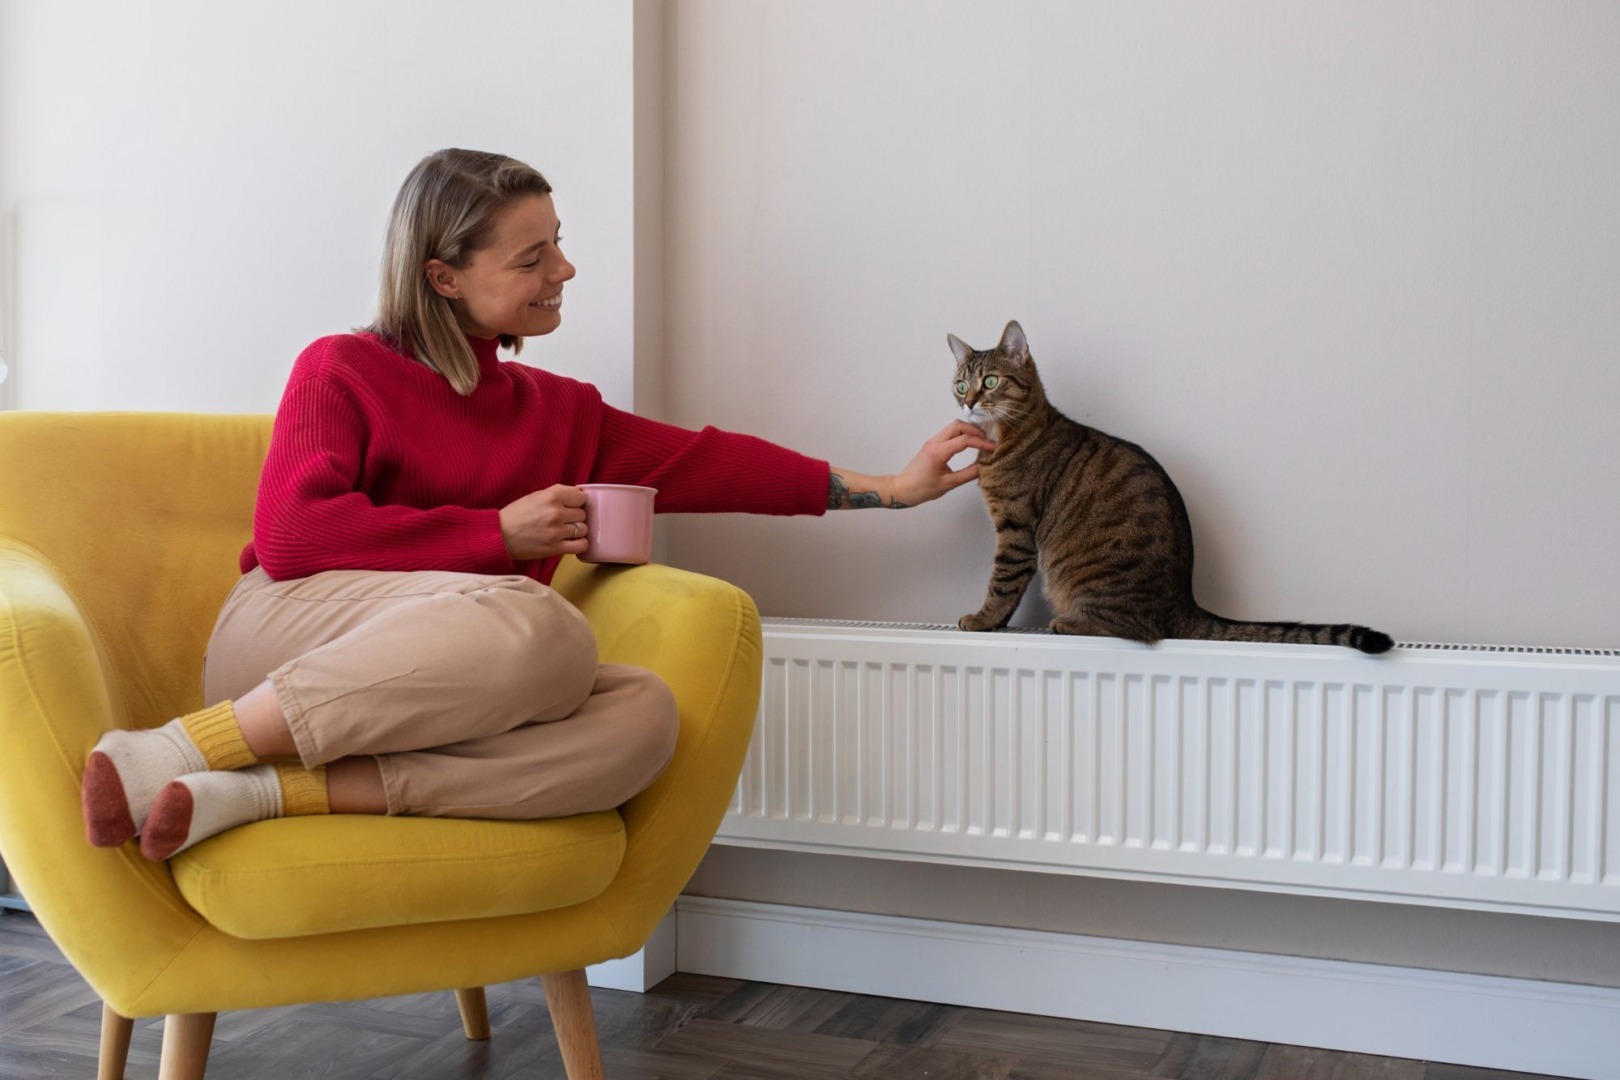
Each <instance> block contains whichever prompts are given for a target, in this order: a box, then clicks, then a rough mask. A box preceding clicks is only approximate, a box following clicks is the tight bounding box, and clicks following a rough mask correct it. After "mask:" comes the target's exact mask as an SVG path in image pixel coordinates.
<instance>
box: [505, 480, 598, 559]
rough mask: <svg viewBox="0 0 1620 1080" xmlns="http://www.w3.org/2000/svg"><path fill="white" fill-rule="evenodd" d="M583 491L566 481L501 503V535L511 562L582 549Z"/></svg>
mask: <svg viewBox="0 0 1620 1080" xmlns="http://www.w3.org/2000/svg"><path fill="white" fill-rule="evenodd" d="M585 528H586V526H585V493H584V492H583V491H581V490H580V489H579V488H577V487H569V486H568V485H567V484H553V485H552V486H551V487H548V488H546V489H545V490H544V491H536V492H533V493H531V494H528V495H525V496H523V498H521V499H519V500H517V501H516V502H513V503H508V504H507V505H506V506H503V507H501V539H503V540H505V541H506V550H507V551H508V552H509V553H510V554H511V556H512V561H513V562H527V561H528V560H530V559H546V558H550V557H551V556H553V555H579V554H582V553H584V551H585Z"/></svg>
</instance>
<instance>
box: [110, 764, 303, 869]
mask: <svg viewBox="0 0 1620 1080" xmlns="http://www.w3.org/2000/svg"><path fill="white" fill-rule="evenodd" d="M325 813H330V809H329V805H328V803H327V799H326V769H325V768H324V767H322V768H316V769H308V770H306V769H304V768H302V767H300V766H298V765H287V764H277V765H255V766H253V767H252V768H250V769H238V770H236V771H235V772H197V773H192V774H190V775H188V776H182V777H180V778H178V779H176V780H173V781H171V782H170V783H169V784H168V785H166V786H165V787H164V788H163V790H162V791H160V792H159V793H158V796H157V799H156V800H155V801H154V802H153V803H152V814H151V817H150V819H149V820H148V821H147V825H146V829H145V831H144V832H142V833H141V854H142V855H145V856H146V857H147V858H148V859H152V860H155V861H162V860H163V859H167V858H169V857H170V856H171V855H175V854H177V853H179V852H182V851H184V850H186V848H188V847H190V846H191V845H193V844H195V843H198V842H200V841H203V840H206V839H208V838H209V837H210V836H215V835H217V834H219V833H222V832H224V831H225V830H226V829H234V828H236V827H237V826H238V825H246V824H248V823H249V822H253V821H264V820H265V819H267V818H274V817H283V816H293V815H298V814H325Z"/></svg>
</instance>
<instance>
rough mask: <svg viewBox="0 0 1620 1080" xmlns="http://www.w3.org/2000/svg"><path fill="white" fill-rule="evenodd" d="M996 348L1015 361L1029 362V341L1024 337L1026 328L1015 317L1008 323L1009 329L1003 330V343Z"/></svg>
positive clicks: (1020, 362)
mask: <svg viewBox="0 0 1620 1080" xmlns="http://www.w3.org/2000/svg"><path fill="white" fill-rule="evenodd" d="M996 350H997V351H998V352H1000V353H1001V355H1003V356H1005V357H1006V358H1007V359H1009V360H1012V361H1013V362H1015V363H1019V364H1027V363H1029V342H1028V341H1027V340H1026V339H1025V338H1024V328H1023V327H1022V326H1019V325H1018V320H1016V319H1014V320H1013V321H1012V322H1010V323H1008V324H1007V329H1005V330H1003V331H1002V332H1001V344H1000V345H997V346H996Z"/></svg>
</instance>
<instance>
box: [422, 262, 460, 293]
mask: <svg viewBox="0 0 1620 1080" xmlns="http://www.w3.org/2000/svg"><path fill="white" fill-rule="evenodd" d="M423 271H424V272H425V273H426V274H427V279H428V284H429V285H430V286H432V287H433V291H434V292H436V293H438V294H439V295H440V296H442V297H444V298H445V299H446V300H460V299H461V282H460V281H459V280H458V278H457V275H456V268H455V267H453V266H451V265H450V264H449V263H447V262H445V261H444V260H442V259H429V260H428V261H427V264H426V265H425V266H424V267H423Z"/></svg>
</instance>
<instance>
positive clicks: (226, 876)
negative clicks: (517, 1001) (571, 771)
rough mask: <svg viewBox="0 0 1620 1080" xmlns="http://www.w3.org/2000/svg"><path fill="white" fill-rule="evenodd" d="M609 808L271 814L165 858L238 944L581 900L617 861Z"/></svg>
mask: <svg viewBox="0 0 1620 1080" xmlns="http://www.w3.org/2000/svg"><path fill="white" fill-rule="evenodd" d="M624 845H625V837H624V822H623V820H622V819H621V818H620V817H619V815H618V814H617V813H616V812H614V811H611V810H610V811H605V812H603V813H596V814H580V815H578V816H577V817H568V818H554V819H550V820H546V821H474V820H467V819H450V818H425V817H368V816H362V815H339V816H334V817H297V818H279V819H276V820H273V821H261V822H258V823H256V824H253V825H245V826H243V827H241V828H238V829H231V830H229V831H228V832H223V833H220V834H219V835H218V836H216V837H213V838H212V839H210V840H205V841H203V842H202V843H200V844H198V845H197V846H195V847H193V848H190V849H188V850H186V851H183V852H181V853H180V854H178V855H176V856H175V857H174V858H173V859H171V860H170V868H171V870H172V871H173V873H174V880H175V882H176V883H177V884H178V885H179V886H180V891H181V893H182V894H184V896H185V898H186V901H187V902H188V903H190V904H191V906H192V907H193V908H195V909H196V910H197V912H198V914H200V915H202V917H203V918H205V919H207V920H208V921H209V922H210V923H212V924H213V925H214V926H216V927H218V928H219V929H220V930H223V931H224V932H225V933H227V934H230V935H232V936H233V937H239V938H250V939H259V938H284V937H301V936H304V935H306V934H327V933H336V932H338V931H343V930H364V929H370V928H372V927H379V926H402V925H406V924H412V923H431V922H448V921H452V920H459V919H487V918H494V917H498V916H502V915H522V914H528V913H530V912H535V911H548V910H551V909H553V908H560V907H567V906H570V905H573V904H579V903H583V902H585V901H586V900H589V899H591V898H592V897H594V896H597V895H598V894H600V893H601V892H602V891H603V890H604V889H606V888H607V886H608V883H609V882H610V881H612V880H613V878H614V876H615V875H616V874H617V873H618V870H619V863H620V861H621V860H622V859H623V857H624Z"/></svg>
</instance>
